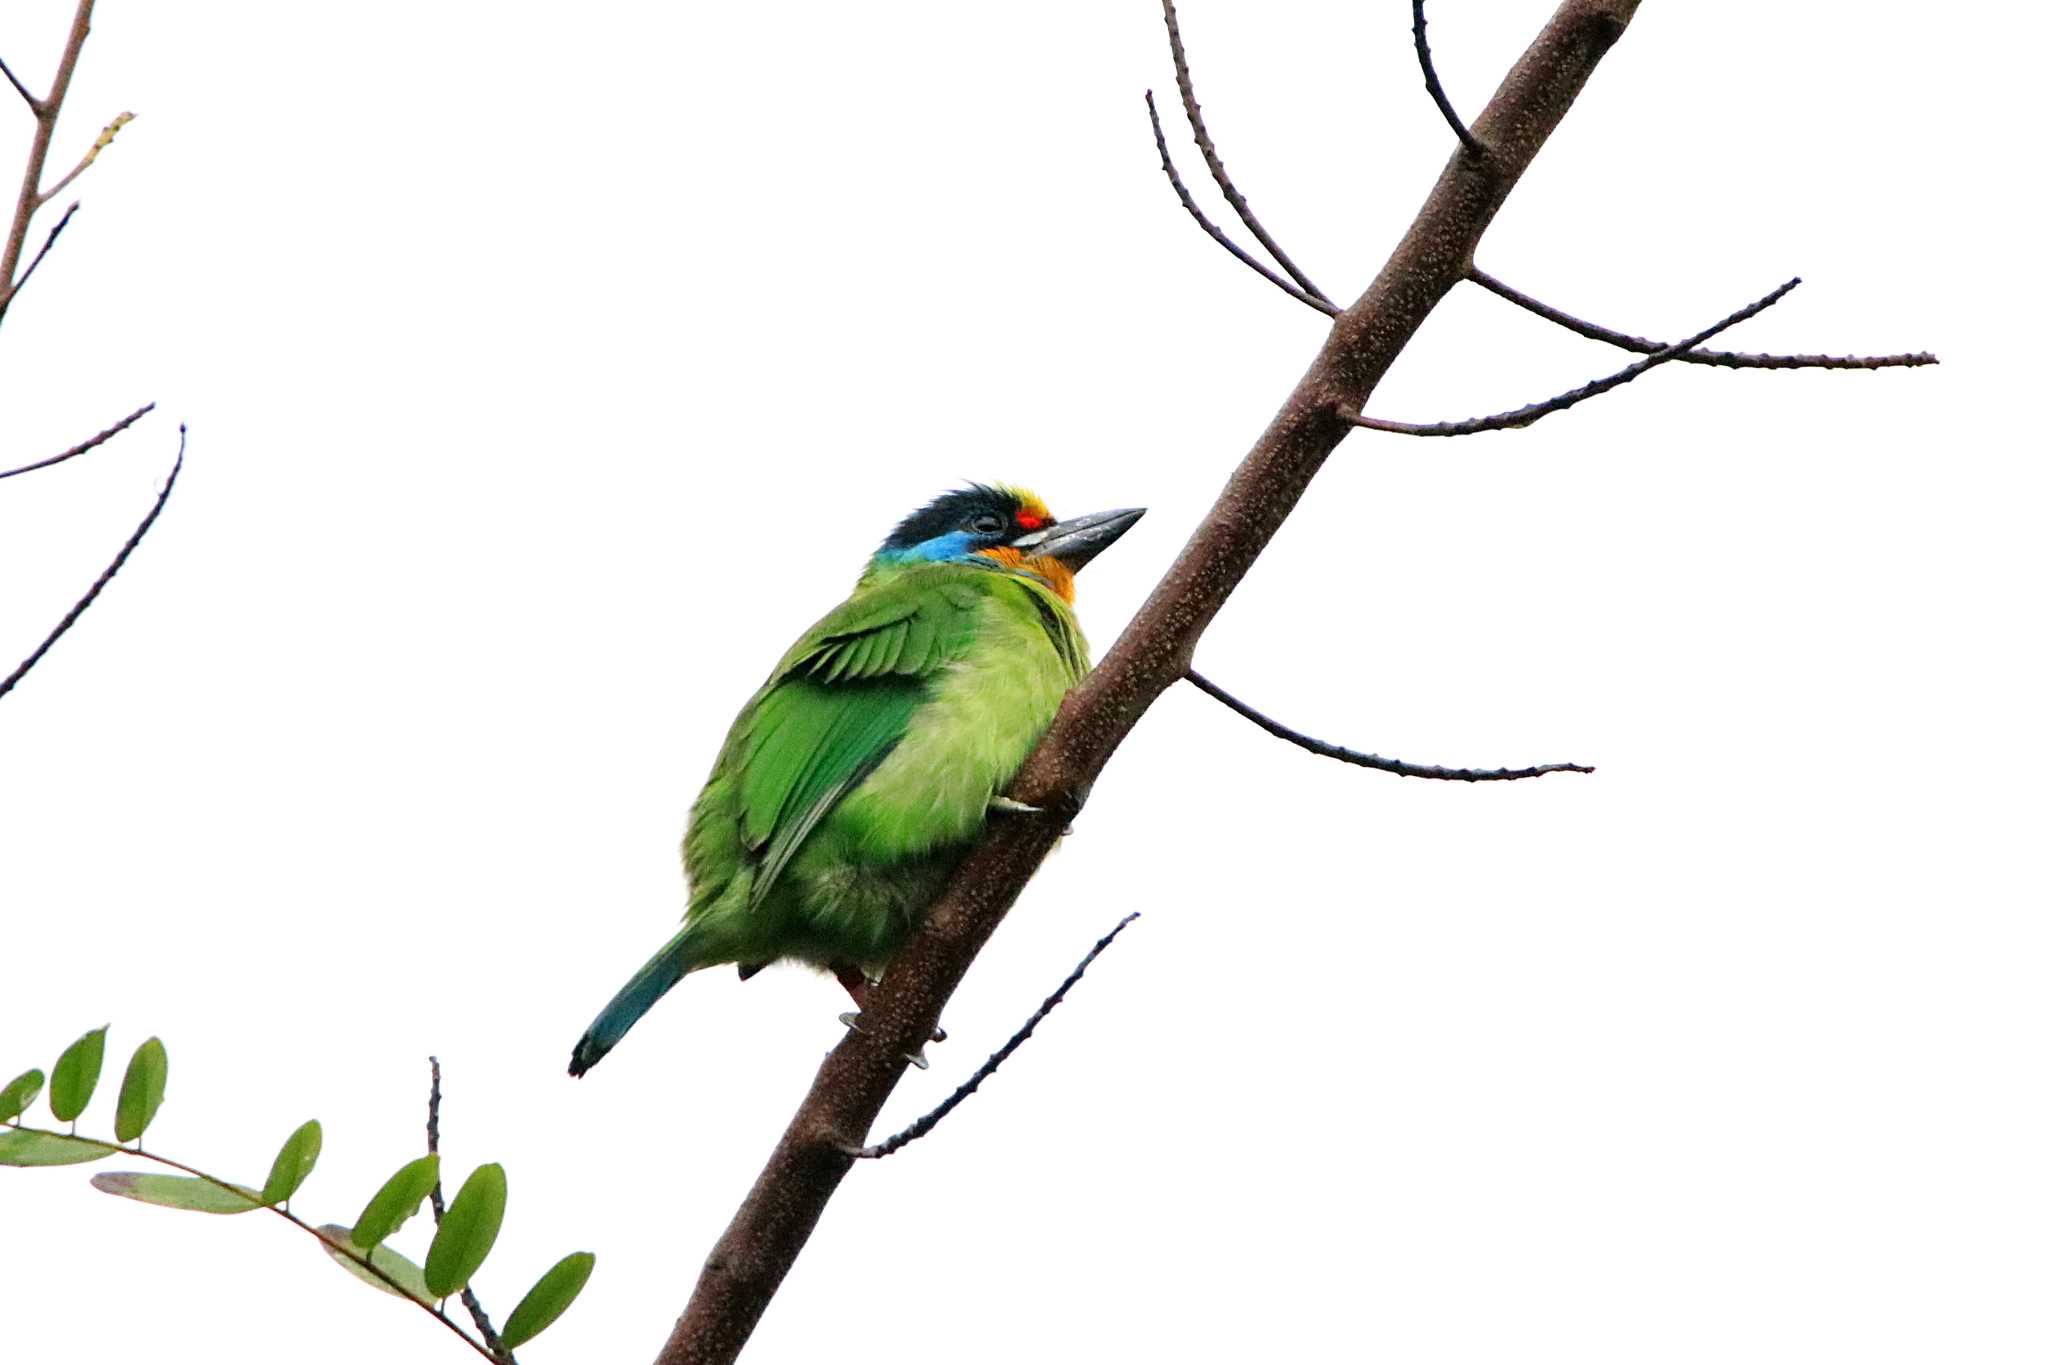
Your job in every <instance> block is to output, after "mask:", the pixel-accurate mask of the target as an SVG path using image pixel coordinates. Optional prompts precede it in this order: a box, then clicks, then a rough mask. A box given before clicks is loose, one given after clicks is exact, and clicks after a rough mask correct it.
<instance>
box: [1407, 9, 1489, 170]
mask: <svg viewBox="0 0 2048 1365" xmlns="http://www.w3.org/2000/svg"><path fill="white" fill-rule="evenodd" d="M1427 27H1428V21H1427V20H1425V19H1424V18H1423V17H1422V0H1415V60H1417V61H1418V62H1421V63H1422V84H1423V86H1424V87H1425V88H1426V89H1427V90H1428V91H1429V97H1430V98H1431V99H1433V100H1435V101H1436V107H1437V109H1438V111H1439V112H1441V113H1442V114H1443V116H1444V122H1445V123H1448V124H1450V125H1451V131H1452V132H1454V133H1456V134H1457V135H1458V141H1460V142H1462V143H1464V144H1465V150H1466V151H1468V152H1470V153H1472V155H1474V156H1485V155H1486V148H1485V147H1483V146H1481V145H1480V143H1479V139H1477V138H1475V137H1473V136H1472V130H1471V129H1469V128H1467V127H1466V126H1465V123H1464V120H1462V119H1460V118H1459V117H1458V111H1457V110H1455V109H1453V108H1451V97H1450V96H1449V95H1446V94H1445V93H1444V85H1443V82H1442V81H1440V80H1438V79H1437V78H1436V63H1435V62H1434V61H1432V60H1430V56H1429V39H1428V38H1426V37H1424V36H1423V30H1424V29H1425V28H1427Z"/></svg>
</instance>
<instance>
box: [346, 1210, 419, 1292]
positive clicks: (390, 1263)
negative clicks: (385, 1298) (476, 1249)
mask: <svg viewBox="0 0 2048 1365" xmlns="http://www.w3.org/2000/svg"><path fill="white" fill-rule="evenodd" d="M350 1236H351V1234H350V1232H349V1230H348V1229H347V1228H345V1227H343V1226H342V1225H341V1224H339V1223H325V1224H322V1225H321V1227H320V1238H321V1240H322V1241H324V1242H325V1243H327V1254H328V1255H329V1256H332V1257H333V1258H334V1260H335V1263H336V1264H337V1265H339V1266H340V1267H341V1268H342V1269H343V1270H346V1271H347V1272H348V1273H349V1274H351V1275H353V1276H355V1277H356V1278H357V1279H359V1280H361V1281H362V1282H363V1283H364V1284H367V1285H372V1286H374V1287H376V1288H378V1289H381V1290H383V1291H384V1292H385V1293H387V1294H394V1295H396V1296H397V1297H399V1298H401V1299H408V1298H409V1299H416V1300H418V1301H419V1302H420V1303H432V1302H433V1301H434V1296H433V1295H431V1294H429V1293H428V1292H427V1280H426V1276H424V1275H422V1274H421V1273H420V1268H419V1267H418V1266H416V1265H414V1264H413V1263H412V1262H411V1261H408V1260H406V1259H405V1257H403V1256H401V1255H399V1254H398V1253H397V1252H395V1251H393V1250H392V1249H391V1248H390V1247H378V1248H377V1249H376V1250H375V1251H372V1252H368V1253H364V1252H361V1251H357V1250H356V1249H355V1247H354V1246H352V1245H351V1244H350V1241H349V1238H350ZM366 1259H367V1260H368V1261H369V1262H370V1264H372V1265H374V1266H376V1267H377V1269H379V1270H381V1271H383V1272H384V1273H385V1274H386V1275H389V1276H390V1277H391V1278H392V1279H394V1280H396V1281H397V1282H398V1283H399V1284H400V1285H402V1286H403V1288H400V1289H393V1288H392V1287H391V1286H390V1285H388V1284H386V1283H385V1282H384V1281H382V1280H380V1279H378V1278H377V1277H376V1276H375V1275H372V1274H371V1273H370V1272H369V1271H367V1270H365V1269H364V1268H363V1261H364V1260H366Z"/></svg>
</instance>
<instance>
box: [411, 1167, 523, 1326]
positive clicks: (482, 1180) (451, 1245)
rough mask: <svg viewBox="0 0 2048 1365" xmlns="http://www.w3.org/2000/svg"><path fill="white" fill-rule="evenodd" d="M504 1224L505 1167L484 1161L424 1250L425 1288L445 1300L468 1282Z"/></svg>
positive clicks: (472, 1173) (467, 1182)
mask: <svg viewBox="0 0 2048 1365" xmlns="http://www.w3.org/2000/svg"><path fill="white" fill-rule="evenodd" d="M504 1221H505V1168H504V1167H503V1166H500V1165H499V1164H498V1163H497V1162H495V1161H492V1162H488V1163H486V1164H484V1165H482V1166H479V1167H477V1168H476V1169H475V1170H474V1171H471V1172H470V1173H469V1179H467V1180H465V1181H463V1182H462V1189H461V1190H460V1191H459V1192H458V1193H457V1194H456V1196H455V1202H454V1203H452V1204H450V1205H449V1206H448V1211H447V1212H446V1213H444V1214H442V1215H441V1230H440V1231H439V1232H436V1233H435V1234H434V1243H433V1245H432V1246H430V1247H428V1248H427V1288H428V1289H429V1290H431V1291H433V1295H434V1297H435V1298H437V1299H445V1298H447V1297H448V1296H449V1295H450V1294H453V1293H454V1292H455V1291H456V1290H458V1289H460V1288H462V1287H463V1286H464V1285H466V1284H468V1283H469V1277H470V1276H472V1275H474V1274H476V1269H477V1267H478V1266H480V1265H482V1264H483V1263H484V1257H486V1256H488V1255H490V1254H491V1244H492V1243H494V1242H496V1241H497V1240H498V1225H499V1224H500V1223H502V1222H504Z"/></svg>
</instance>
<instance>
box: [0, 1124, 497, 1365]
mask: <svg viewBox="0 0 2048 1365" xmlns="http://www.w3.org/2000/svg"><path fill="white" fill-rule="evenodd" d="M6 1126H7V1127H9V1128H14V1129H18V1130H20V1131H21V1132H24V1133H41V1134H42V1135H43V1136H45V1137H65V1136H69V1137H70V1138H71V1140H72V1141H74V1142H83V1143H88V1144H90V1145H91V1146H94V1147H98V1148H100V1149H102V1150H104V1151H105V1152H106V1153H107V1154H108V1155H110V1156H111V1155H114V1154H116V1153H118V1154H120V1155H122V1156H139V1157H141V1158H142V1159H143V1160H145V1161H154V1162H155V1163H156V1164H157V1165H159V1166H168V1167H170V1168H171V1169H172V1170H174V1171H183V1172H184V1173H185V1174H186V1175H189V1176H191V1177H193V1178H194V1179H197V1180H203V1181H205V1182H206V1183H207V1184H209V1185H212V1186H214V1187H215V1188H216V1189H222V1190H226V1191H227V1192H228V1193H229V1194H237V1195H241V1196H242V1197H243V1198H248V1191H247V1190H245V1189H243V1188H242V1187H241V1186H239V1185H235V1184H233V1183H232V1182H230V1181H226V1180H222V1179H221V1178H220V1177H219V1176H217V1175H208V1174H207V1173H206V1172H205V1171H202V1170H200V1169H199V1168H198V1167H196V1166H187V1165H186V1164H185V1163H184V1162H182V1161H177V1160H174V1159H172V1158H171V1157H167V1156H161V1155H159V1154H158V1153H156V1152H150V1151H145V1150H143V1148H142V1146H141V1143H140V1141H139V1140H138V1141H137V1145H136V1146H134V1147H123V1146H122V1145H121V1144H120V1143H118V1142H107V1141H105V1140H103V1139H101V1138H89V1137H79V1136H78V1135H77V1134H75V1133H72V1134H68V1135H67V1134H64V1133H53V1132H51V1131H50V1130H48V1129H46V1128H31V1127H29V1126H28V1125H26V1124H22V1123H12V1122H10V1123H8V1124H7V1125H6ZM74 1126H75V1125H74ZM250 1202H251V1203H254V1202H255V1201H253V1200H251V1201H250ZM258 1207H260V1208H263V1209H266V1210H268V1211H269V1212H271V1213H274V1214H276V1215H277V1216H278V1217H280V1218H282V1219H284V1220H285V1222H287V1223H290V1224H291V1225H292V1226H293V1227H295V1228H297V1229H299V1231H301V1232H303V1233H305V1234H306V1235H307V1236H309V1237H311V1238H312V1239H313V1240H314V1241H316V1242H318V1243H319V1244H320V1245H321V1246H322V1247H324V1248H326V1249H327V1250H328V1251H330V1252H332V1253H334V1254H336V1255H340V1256H345V1257H347V1258H348V1259H349V1260H350V1261H352V1262H354V1263H355V1264H356V1265H357V1266H360V1267H361V1268H362V1269H363V1270H364V1271H365V1272H367V1273H368V1274H370V1275H371V1276H373V1277H375V1278H376V1279H377V1280H379V1281H381V1282H382V1283H383V1284H384V1285H386V1286H387V1287H388V1288H390V1290H391V1291H392V1292H393V1293H394V1294H396V1295H398V1296H399V1297H400V1298H402V1299H404V1300H405V1301H406V1302H407V1303H412V1304H418V1305H419V1307H420V1309H421V1310H422V1311H423V1312H425V1313H426V1315H427V1316H428V1317H430V1318H433V1319H434V1320H435V1321H436V1322H438V1323H440V1324H441V1325H442V1326H443V1327H446V1328H447V1329H448V1330H449V1331H451V1332H453V1333H454V1334H455V1335H456V1336H458V1337H461V1338H462V1340H463V1341H464V1343H466V1344H467V1345H468V1346H469V1348H470V1349H471V1350H472V1351H475V1352H476V1353H477V1354H478V1355H480V1356H482V1357H483V1358H484V1359H485V1360H488V1361H490V1362H491V1365H498V1357H496V1356H494V1355H492V1354H491V1353H490V1352H489V1351H488V1350H486V1349H484V1345H483V1343H482V1342H480V1341H478V1340H477V1339H476V1338H475V1337H473V1336H471V1335H470V1334H469V1333H467V1332H465V1331H463V1330H462V1328H461V1327H459V1326H457V1325H456V1322H455V1320H454V1319H453V1318H451V1317H449V1316H448V1315H447V1314H446V1313H443V1312H441V1311H440V1310H439V1309H437V1308H435V1307H434V1306H433V1305H432V1304H430V1303H425V1302H422V1301H421V1300H419V1299H416V1298H414V1297H413V1296H412V1295H411V1294H410V1293H408V1292H407V1291H406V1289H405V1287H404V1286H403V1285H401V1284H399V1282H398V1281H397V1280H394V1279H392V1278H391V1276H390V1275H388V1274H386V1273H385V1272H384V1271H383V1270H382V1269H381V1268H379V1267H378V1266H377V1265H376V1263H375V1262H373V1261H372V1260H371V1259H370V1258H369V1257H368V1256H367V1255H364V1254H362V1253H360V1252H358V1251H357V1250H356V1249H355V1248H354V1247H353V1246H349V1245H345V1244H342V1243H337V1242H333V1241H330V1240H329V1239H328V1238H326V1237H325V1236H323V1235H321V1232H320V1229H318V1228H316V1227H314V1226H313V1225H312V1224H311V1223H308V1222H306V1221H305V1220H304V1219H303V1218H300V1217H299V1216H298V1215H297V1214H295V1213H292V1212H290V1211H289V1210H287V1209H283V1208H280V1207H278V1206H277V1205H275V1204H263V1205H259V1206H258Z"/></svg>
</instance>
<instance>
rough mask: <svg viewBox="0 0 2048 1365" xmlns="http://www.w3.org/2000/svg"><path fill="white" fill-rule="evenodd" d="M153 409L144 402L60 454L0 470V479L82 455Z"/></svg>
mask: <svg viewBox="0 0 2048 1365" xmlns="http://www.w3.org/2000/svg"><path fill="white" fill-rule="evenodd" d="M155 410H156V404H154V403H144V404H143V405H142V406H141V407H139V408H137V409H136V410H135V411H133V412H131V413H129V414H128V415H127V416H126V417H123V418H122V419H121V420H120V421H118V422H116V423H114V425H112V426H110V427H108V428H107V429H106V430H105V431H103V432H101V433H100V434H99V435H97V436H94V437H91V438H89V439H87V440H84V441H80V442H79V443H78V444H77V445H75V446H73V447H71V449H69V450H67V451H65V452H63V453H62V454H60V455H52V456H51V457H50V458H49V459H47V460H37V461H36V462H35V463H34V464H25V465H22V466H21V467H20V468H19V469H8V470H0V479H11V478H13V477H14V476H15V475H16V474H27V473H30V472H32V471H34V470H37V469H48V468H49V467H50V466H51V465H53V464H63V463H64V462H65V461H66V460H68V459H71V458H72V457H73V456H77V455H83V454H85V452H86V451H88V450H91V449H92V448H93V447H95V446H98V445H104V444H105V443H106V442H107V441H109V440H111V439H113V438H114V437H116V436H119V435H120V434H121V433H122V432H124V431H126V430H128V428H129V427H131V426H133V425H135V423H137V422H139V421H141V420H142V419H143V418H144V417H146V416H147V415H148V414H150V413H151V412H153V411H155Z"/></svg>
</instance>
